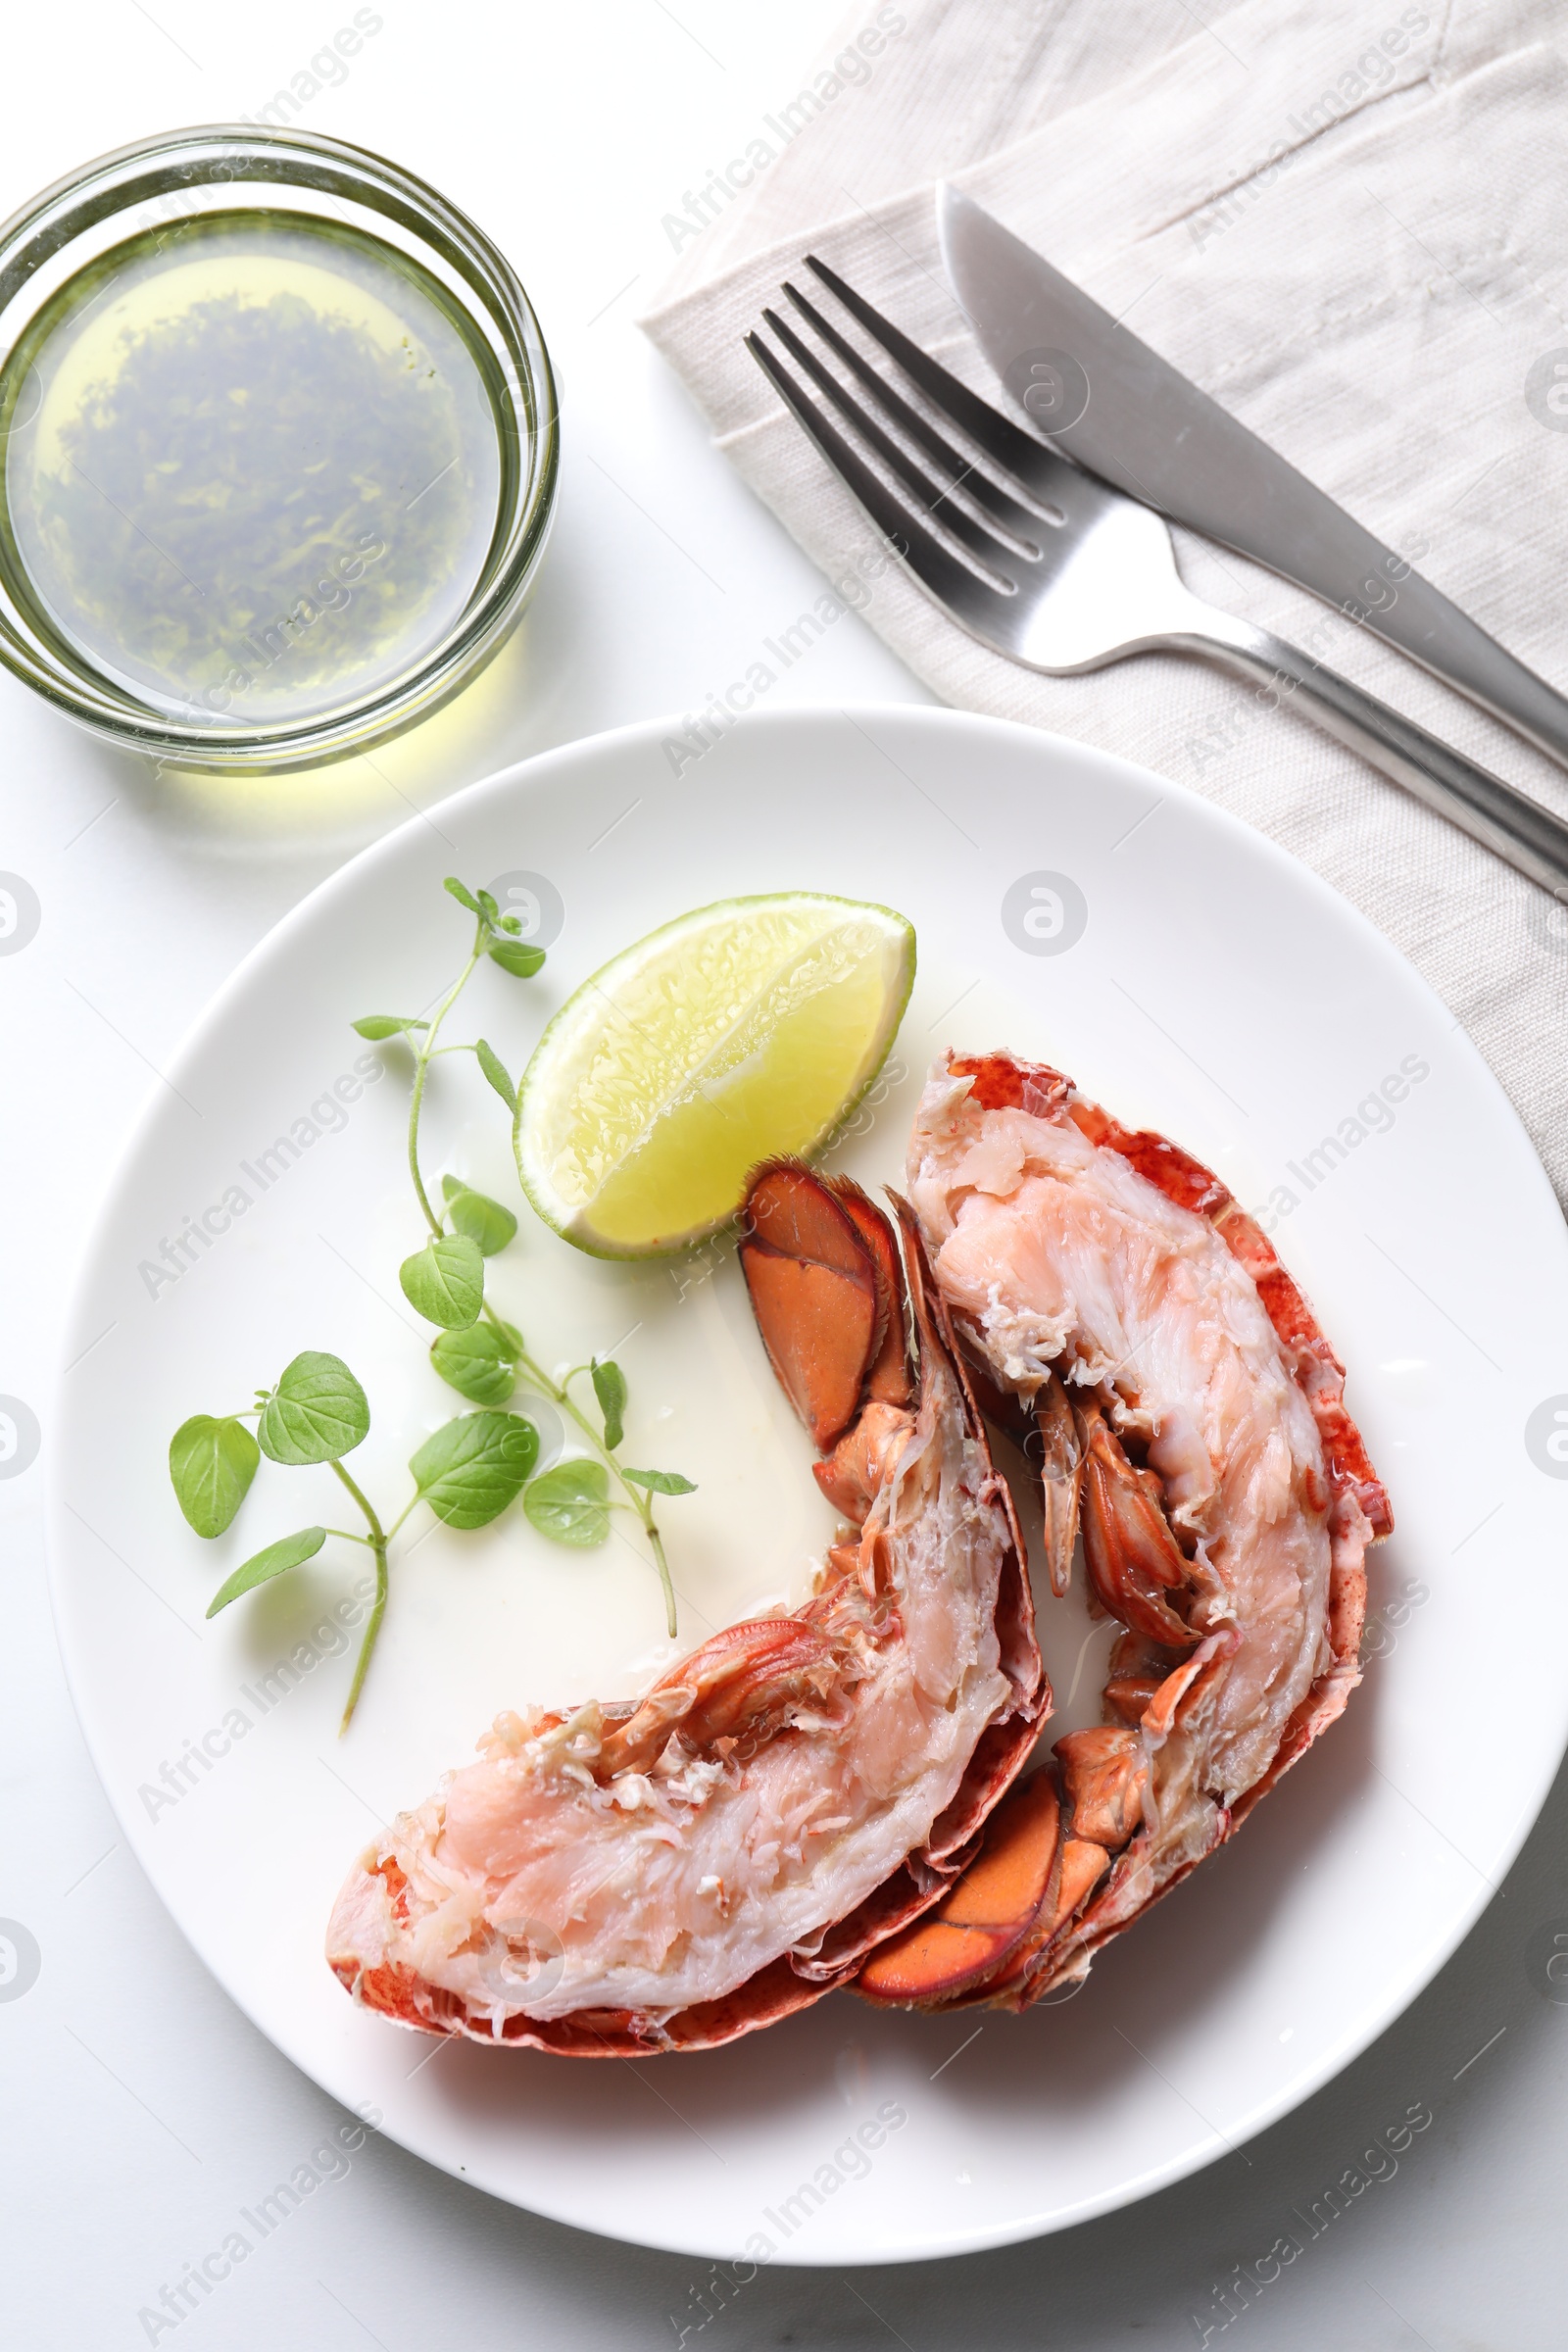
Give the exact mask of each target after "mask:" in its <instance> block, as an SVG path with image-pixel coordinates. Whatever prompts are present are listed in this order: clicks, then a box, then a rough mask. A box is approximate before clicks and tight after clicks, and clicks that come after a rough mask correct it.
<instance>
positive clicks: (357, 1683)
mask: <svg viewBox="0 0 1568 2352" xmlns="http://www.w3.org/2000/svg"><path fill="white" fill-rule="evenodd" d="M329 1466H330V1468H331V1469H333V1470H334V1471H336V1473H337V1475H338V1477H339V1478H340V1479H341V1480H342V1482H343V1484H344V1486H345V1487H346V1488H347V1489H348V1491H349V1493H350V1494H351V1495H353V1497H354V1499H355V1501H356V1502H357V1503H358V1504H359V1506H360V1508H361V1510H362V1511H363V1512H364V1513H365V1519H366V1524H367V1526H368V1528H369V1531H370V1532H369V1534H368V1536H351V1537H350V1538H349V1541H350V1543H353V1544H369V1546H370V1549H371V1550H372V1551H373V1552H374V1554H375V1599H374V1601H373V1602H372V1603H371V1606H370V1614H369V1616H368V1618H367V1620H366V1625H365V1638H364V1640H363V1641H362V1642H361V1643H360V1654H359V1657H358V1659H357V1660H356V1661H355V1666H354V1680H353V1682H352V1683H351V1685H350V1686H349V1695H348V1701H347V1704H346V1705H345V1706H344V1709H343V1716H342V1721H341V1722H340V1723H339V1725H338V1727H337V1735H338V1738H339V1739H340V1740H341V1739H342V1737H343V1734H344V1733H345V1732H346V1731H347V1730H348V1728H349V1725H350V1723H351V1722H352V1721H353V1718H354V1710H355V1708H356V1707H357V1706H358V1704H359V1698H360V1692H361V1691H363V1689H364V1688H365V1677H366V1673H367V1671H368V1667H369V1663H370V1652H371V1651H372V1650H373V1649H374V1647H375V1638H376V1636H377V1634H379V1632H380V1631H381V1620H382V1618H383V1617H384V1616H385V1615H386V1593H387V1572H386V1547H387V1544H388V1543H389V1542H390V1541H391V1538H390V1537H389V1536H388V1535H387V1534H386V1532H385V1530H384V1529H383V1528H382V1525H381V1522H380V1520H379V1519H378V1518H377V1517H376V1515H375V1512H374V1510H373V1509H372V1508H371V1506H370V1503H369V1501H368V1497H367V1496H366V1495H365V1494H364V1492H363V1490H362V1489H361V1488H360V1487H359V1486H358V1485H357V1484H356V1482H355V1480H354V1478H353V1477H352V1475H351V1474H350V1473H349V1472H348V1471H347V1470H345V1469H344V1467H343V1465H342V1463H341V1462H333V1463H331V1464H330V1465H329ZM405 1516H407V1514H405ZM402 1524H403V1522H402V1520H399V1522H398V1526H400V1527H401V1526H402ZM393 1532H394V1533H395V1532H396V1531H395V1530H394V1531H393Z"/></svg>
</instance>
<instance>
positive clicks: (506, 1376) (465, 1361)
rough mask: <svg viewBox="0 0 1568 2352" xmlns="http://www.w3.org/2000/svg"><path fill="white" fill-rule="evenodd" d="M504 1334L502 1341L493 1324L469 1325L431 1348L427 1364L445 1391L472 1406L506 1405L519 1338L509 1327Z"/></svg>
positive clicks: (444, 1335) (447, 1333) (514, 1374)
mask: <svg viewBox="0 0 1568 2352" xmlns="http://www.w3.org/2000/svg"><path fill="white" fill-rule="evenodd" d="M503 1331H504V1333H505V1336H504V1337H503V1333H502V1332H501V1331H497V1330H496V1328H495V1325H494V1324H493V1323H470V1324H469V1325H468V1327H467V1329H466V1331H444V1332H442V1334H441V1336H440V1338H439V1339H437V1340H433V1341H432V1342H431V1344H430V1361H431V1363H432V1364H433V1365H434V1366H435V1368H436V1370H437V1371H438V1372H439V1373H440V1375H441V1377H442V1379H443V1380H444V1381H445V1382H446V1384H447V1386H448V1388H451V1389H456V1390H457V1392H458V1395H459V1396H460V1397H467V1398H468V1400H469V1402H470V1403H472V1404H505V1403H506V1402H507V1399H508V1398H509V1397H511V1395H512V1392H513V1390H514V1389H515V1387H516V1385H517V1358H518V1357H519V1356H520V1355H521V1353H522V1334H521V1332H519V1331H515V1330H514V1329H513V1327H512V1325H511V1324H510V1323H508V1324H506V1325H504V1326H503Z"/></svg>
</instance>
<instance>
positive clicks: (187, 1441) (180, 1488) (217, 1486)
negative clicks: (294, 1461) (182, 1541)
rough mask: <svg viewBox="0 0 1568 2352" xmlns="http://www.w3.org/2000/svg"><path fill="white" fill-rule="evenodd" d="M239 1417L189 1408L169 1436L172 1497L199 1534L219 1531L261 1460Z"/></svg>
mask: <svg viewBox="0 0 1568 2352" xmlns="http://www.w3.org/2000/svg"><path fill="white" fill-rule="evenodd" d="M261 1458H262V1457H261V1455H260V1453H259V1452H258V1451H257V1446H256V1440H255V1439H254V1438H253V1437H252V1436H251V1433H250V1431H249V1430H248V1429H247V1428H246V1426H245V1424H244V1422H243V1421H235V1420H233V1419H232V1418H229V1419H225V1420H222V1421H215V1420H214V1419H213V1417H212V1415H211V1414H210V1413H193V1414H192V1416H191V1418H190V1419H189V1420H188V1421H182V1422H181V1423H180V1425H179V1427H178V1429H176V1430H175V1432H174V1434H173V1436H172V1438H171V1439H170V1441H169V1475H170V1477H171V1478H172V1481H173V1485H174V1495H175V1498H176V1499H177V1501H178V1503H179V1507H180V1509H181V1510H182V1511H183V1512H184V1514H185V1516H186V1518H187V1519H188V1520H189V1521H190V1523H191V1526H192V1527H193V1528H194V1529H195V1530H196V1533H197V1534H198V1535H199V1536H221V1534H222V1532H223V1530H224V1528H225V1527H227V1525H228V1523H229V1521H230V1520H231V1519H232V1518H233V1516H234V1513H235V1512H236V1511H237V1510H238V1509H239V1506H240V1504H241V1503H242V1502H243V1501H244V1499H245V1497H246V1495H248V1494H249V1493H250V1485H251V1480H252V1479H253V1478H254V1477H255V1476H256V1465H257V1463H258V1462H259V1461H260V1460H261Z"/></svg>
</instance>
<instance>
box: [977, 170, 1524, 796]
mask: <svg viewBox="0 0 1568 2352" xmlns="http://www.w3.org/2000/svg"><path fill="white" fill-rule="evenodd" d="M937 226H938V232H939V235H940V237H941V241H942V257H943V260H944V262H945V263H946V265H947V270H948V275H949V277H950V278H951V279H952V281H953V286H954V289H955V291H956V294H957V297H958V301H959V303H960V304H961V305H962V307H963V309H964V311H965V313H966V314H967V316H968V318H969V320H970V323H971V325H972V326H973V328H974V331H975V334H976V337H977V338H978V340H979V344H980V348H981V350H982V351H983V352H984V353H985V355H986V358H987V359H988V360H989V361H990V362H991V365H992V367H993V368H995V369H996V371H997V373H998V374H999V375H1000V376H1001V377H1002V379H1003V382H1004V383H1005V385H1006V387H1007V389H1008V391H1009V392H1010V393H1011V394H1012V397H1013V398H1014V400H1016V401H1017V402H1018V404H1019V406H1020V407H1021V408H1022V409H1023V410H1024V411H1025V413H1026V414H1027V415H1028V416H1029V417H1032V419H1033V421H1034V423H1035V425H1036V426H1037V428H1038V429H1039V430H1040V431H1041V432H1042V433H1043V434H1044V435H1045V437H1046V438H1047V439H1048V440H1049V441H1050V442H1051V444H1052V446H1053V448H1055V449H1058V450H1060V451H1061V452H1062V454H1063V455H1064V456H1066V457H1070V458H1072V459H1073V460H1074V461H1075V462H1076V463H1077V464H1078V465H1080V466H1084V467H1085V468H1086V470H1087V471H1089V472H1090V473H1096V474H1099V475H1100V477H1101V479H1102V480H1103V481H1107V482H1109V483H1111V484H1112V486H1113V487H1114V488H1116V489H1118V490H1122V491H1125V492H1126V494H1127V495H1128V497H1130V498H1137V499H1141V500H1142V501H1143V502H1144V504H1145V505H1146V506H1151V507H1155V508H1157V509H1158V510H1159V512H1160V513H1161V514H1162V515H1168V516H1169V517H1170V518H1171V519H1172V520H1173V521H1175V522H1181V523H1185V524H1186V525H1187V526H1188V528H1189V529H1191V530H1195V531H1199V532H1201V534H1202V535H1203V536H1204V537H1205V538H1208V539H1215V540H1218V541H1219V542H1220V543H1221V545H1223V546H1225V547H1230V548H1234V549H1235V550H1236V552H1237V554H1238V555H1243V556H1250V558H1251V559H1252V561H1253V562H1254V563H1257V564H1264V565H1266V566H1267V568H1268V569H1269V570H1270V571H1276V572H1278V573H1279V574H1280V575H1281V576H1282V577H1283V578H1285V579H1288V580H1294V581H1295V583H1296V584H1297V586H1298V587H1300V588H1306V589H1309V590H1310V591H1311V593H1312V594H1313V595H1314V596H1320V597H1322V598H1323V600H1324V601H1325V603H1327V604H1331V605H1333V606H1335V607H1337V608H1338V610H1339V611H1340V612H1342V613H1347V614H1348V616H1349V617H1350V618H1351V619H1353V620H1356V621H1358V622H1360V623H1361V624H1362V625H1364V626H1365V627H1366V628H1368V629H1371V630H1372V631H1373V632H1374V634H1375V635H1377V636H1379V637H1381V638H1382V639H1383V640H1384V642H1385V643H1386V644H1388V645H1392V646H1394V647H1395V648H1396V649H1397V651H1398V652H1399V653H1401V654H1407V655H1408V656H1409V657H1410V658H1411V660H1412V661H1416V662H1420V663H1421V664H1422V665H1423V667H1424V668H1426V669H1429V670H1431V671H1432V672H1433V673H1434V675H1435V676H1437V677H1440V678H1442V679H1444V680H1445V681H1446V683H1447V684H1448V685H1450V686H1454V687H1457V689H1458V691H1459V692H1460V693H1461V694H1464V695H1468V696H1469V698H1470V700H1471V701H1472V702H1474V703H1479V704H1480V706H1481V707H1482V709H1483V710H1485V711H1491V712H1492V714H1493V716H1494V717H1495V718H1499V719H1501V720H1502V721H1503V723H1504V724H1505V725H1506V726H1510V727H1512V728H1513V729H1514V730H1515V731H1516V732H1517V733H1518V734H1520V735H1523V736H1524V737H1525V738H1526V739H1527V740H1528V741H1529V742H1531V743H1533V744H1535V745H1536V747H1537V749H1538V750H1540V751H1543V752H1544V753H1545V754H1546V755H1547V757H1548V758H1549V759H1552V760H1556V761H1557V762H1558V763H1559V765H1561V766H1563V767H1568V699H1565V698H1564V697H1563V696H1562V695H1560V694H1559V693H1558V692H1557V691H1556V689H1555V688H1554V687H1552V686H1548V685H1547V683H1546V681H1545V679H1544V678H1542V677H1538V676H1537V674H1536V672H1535V671H1534V670H1533V669H1529V668H1527V667H1526V665H1525V663H1524V662H1520V661H1518V660H1516V659H1515V657H1514V656H1513V655H1512V654H1510V653H1508V652H1507V651H1506V649H1505V648H1504V647H1502V646H1500V645H1499V644H1498V643H1497V641H1496V639H1495V637H1489V636H1488V634H1487V632H1486V630H1485V629H1483V628H1481V627H1479V626H1478V625H1477V623H1476V622H1475V621H1473V620H1471V619H1470V617H1469V616H1468V614H1467V613H1461V612H1460V610H1459V608H1458V606H1457V605H1454V604H1451V603H1450V602H1449V600H1448V599H1447V598H1446V596H1444V595H1443V594H1442V592H1441V591H1440V590H1439V589H1437V588H1434V587H1433V586H1432V583H1431V582H1430V581H1429V580H1424V579H1423V578H1422V577H1421V575H1420V573H1419V572H1417V571H1415V570H1413V569H1412V568H1411V566H1410V565H1409V564H1407V563H1406V562H1405V561H1404V559H1403V558H1402V557H1401V556H1398V555H1396V554H1395V552H1394V551H1393V549H1391V548H1388V547H1385V546H1384V544H1383V542H1382V541H1381V540H1380V539H1377V538H1375V537H1374V536H1373V534H1372V533H1371V532H1370V531H1368V530H1365V529H1363V528H1362V526H1361V524H1360V523H1358V522H1356V521H1355V520H1354V519H1353V518H1352V517H1351V516H1350V515H1347V513H1346V512H1345V510H1344V508H1343V507H1340V506H1337V505H1336V504H1335V502H1334V500H1333V499H1332V498H1330V497H1329V496H1328V494H1327V492H1325V491H1322V490H1319V489H1318V488H1317V487H1316V486H1315V484H1313V483H1312V482H1309V481H1308V480H1307V479H1306V476H1305V475H1304V474H1301V473H1299V472H1298V471H1297V469H1296V467H1295V466H1292V465H1290V464H1288V463H1287V461H1286V460H1285V459H1284V458H1282V457H1281V456H1280V455H1279V453H1278V451H1277V450H1273V449H1270V447H1269V445H1268V443H1267V442H1266V441H1262V440H1260V439H1259V438H1258V436H1257V434H1256V433H1254V432H1251V431H1250V430H1249V428H1248V427H1247V426H1246V425H1245V424H1243V423H1241V422H1240V420H1239V419H1238V418H1237V417H1233V416H1231V415H1230V413H1229V411H1228V410H1225V409H1222V408H1221V407H1220V405H1219V403H1218V402H1217V401H1215V400H1211V399H1210V398H1209V397H1208V394H1207V393H1206V392H1201V391H1200V390H1199V388H1198V386H1197V385H1196V384H1194V383H1192V382H1190V381H1189V379H1188V378H1187V377H1186V376H1184V375H1183V374H1181V373H1180V371H1179V370H1178V369H1177V368H1173V367H1172V366H1171V365H1170V363H1169V361H1168V360H1162V359H1161V358H1160V356H1159V354H1158V353H1157V352H1155V351H1152V350H1151V349H1150V347H1149V345H1148V344H1147V343H1141V342H1140V341H1139V339H1138V337H1137V336H1136V335H1135V334H1133V333H1131V332H1130V331H1129V329H1128V328H1127V327H1125V326H1123V325H1121V324H1120V323H1119V321H1118V320H1117V319H1113V318H1112V317H1111V315H1110V313H1109V312H1108V311H1104V310H1102V309H1101V307H1100V305H1099V303H1098V302H1094V301H1092V300H1091V298H1090V297H1089V296H1088V295H1087V294H1086V293H1084V291H1083V289H1082V288H1081V287H1079V286H1075V285H1074V284H1073V283H1072V280H1071V279H1070V278H1066V277H1063V276H1062V274H1061V272H1060V270H1054V269H1053V268H1052V266H1051V264H1050V263H1049V262H1048V261H1046V260H1045V259H1044V258H1043V257H1042V256H1041V255H1040V254H1038V253H1036V252H1035V251H1034V249H1033V247H1032V246H1029V245H1025V244H1024V243H1023V242H1022V241H1021V239H1019V238H1017V237H1015V236H1014V235H1013V234H1012V232H1011V231H1010V230H1009V229H1005V228H1004V227H1003V225H1002V223H1001V221H995V220H993V218H992V217H991V215H990V214H989V213H988V212H986V211H985V210H984V209H983V208H982V207H981V206H980V205H978V204H976V203H975V202H974V200H973V198H972V197H968V196H965V195H962V194H961V193H960V192H959V191H958V190H957V189H956V188H953V187H949V186H947V185H945V184H943V185H939V187H938V189H937Z"/></svg>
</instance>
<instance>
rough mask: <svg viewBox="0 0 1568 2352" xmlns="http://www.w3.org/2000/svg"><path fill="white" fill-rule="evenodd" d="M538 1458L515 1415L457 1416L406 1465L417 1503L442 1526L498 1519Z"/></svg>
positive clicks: (531, 1435)
mask: <svg viewBox="0 0 1568 2352" xmlns="http://www.w3.org/2000/svg"><path fill="white" fill-rule="evenodd" d="M538 1459H539V1433H538V1431H537V1430H536V1429H535V1428H534V1426H533V1423H532V1422H531V1421H524V1420H523V1419H522V1417H521V1415H520V1414H518V1413H463V1414H461V1415H460V1416H459V1418H458V1419H457V1420H456V1421H449V1422H448V1423H447V1424H446V1426H445V1428H443V1429H438V1430H437V1431H436V1432H435V1434H434V1436H433V1437H428V1438H426V1439H425V1441H424V1444H423V1445H422V1446H420V1447H419V1450H418V1452H417V1454H416V1455H415V1456H414V1458H413V1460H412V1461H411V1462H410V1464H409V1468H410V1469H411V1470H412V1471H413V1473H414V1483H415V1485H416V1486H417V1488H418V1490H419V1494H420V1496H421V1498H422V1499H423V1500H424V1501H425V1502H427V1503H428V1504H429V1505H430V1508H431V1510H432V1511H434V1513H435V1515H436V1517H437V1518H438V1519H444V1520H445V1521H446V1523H447V1525H448V1527H486V1526H488V1524H489V1522H490V1521H491V1520H492V1519H497V1518H499V1517H500V1515H501V1513H502V1512H503V1511H504V1510H505V1509H506V1507H507V1505H508V1503H509V1502H511V1501H512V1500H513V1498H514V1497H515V1495H517V1494H518V1492H519V1491H520V1489H521V1488H522V1486H523V1485H524V1483H525V1481H526V1479H527V1476H528V1473H529V1471H530V1470H531V1469H532V1468H533V1466H534V1464H535V1462H536V1461H537V1460H538Z"/></svg>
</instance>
